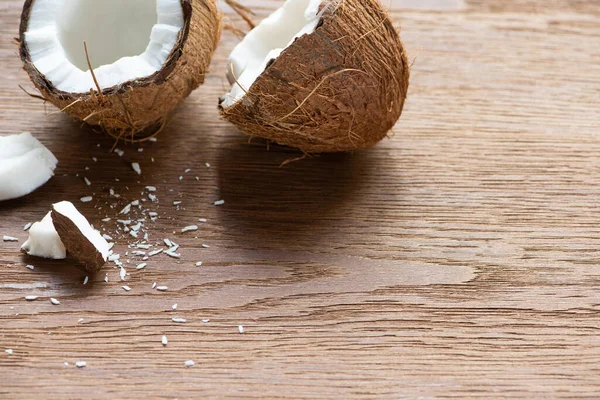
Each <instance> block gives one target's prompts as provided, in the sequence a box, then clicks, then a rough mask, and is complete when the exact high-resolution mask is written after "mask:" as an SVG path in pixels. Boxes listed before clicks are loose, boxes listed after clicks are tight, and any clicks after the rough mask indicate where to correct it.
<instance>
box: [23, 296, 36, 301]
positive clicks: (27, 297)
mask: <svg viewBox="0 0 600 400" xmlns="http://www.w3.org/2000/svg"><path fill="white" fill-rule="evenodd" d="M37 299H38V297H37V296H25V300H27V301H35V300H37Z"/></svg>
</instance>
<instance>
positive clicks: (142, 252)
mask: <svg viewBox="0 0 600 400" xmlns="http://www.w3.org/2000/svg"><path fill="white" fill-rule="evenodd" d="M131 255H134V256H145V255H146V252H145V251H140V250H134V251H132V252H131Z"/></svg>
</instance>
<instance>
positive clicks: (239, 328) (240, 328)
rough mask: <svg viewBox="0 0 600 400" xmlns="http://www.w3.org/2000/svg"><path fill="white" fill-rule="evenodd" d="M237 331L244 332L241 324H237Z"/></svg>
mask: <svg viewBox="0 0 600 400" xmlns="http://www.w3.org/2000/svg"><path fill="white" fill-rule="evenodd" d="M238 332H239V333H244V327H243V326H242V325H240V326H238Z"/></svg>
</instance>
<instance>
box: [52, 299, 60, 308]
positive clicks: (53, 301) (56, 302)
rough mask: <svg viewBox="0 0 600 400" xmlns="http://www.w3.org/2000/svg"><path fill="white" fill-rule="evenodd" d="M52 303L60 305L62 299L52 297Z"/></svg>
mask: <svg viewBox="0 0 600 400" xmlns="http://www.w3.org/2000/svg"><path fill="white" fill-rule="evenodd" d="M50 303H52V304H54V305H55V306H58V305H60V301H58V300H57V299H55V298H54V297H51V298H50Z"/></svg>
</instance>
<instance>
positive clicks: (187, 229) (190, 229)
mask: <svg viewBox="0 0 600 400" xmlns="http://www.w3.org/2000/svg"><path fill="white" fill-rule="evenodd" d="M197 230H198V225H189V226H186V227H185V228H183V229H182V230H181V233H186V232H193V231H197Z"/></svg>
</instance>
